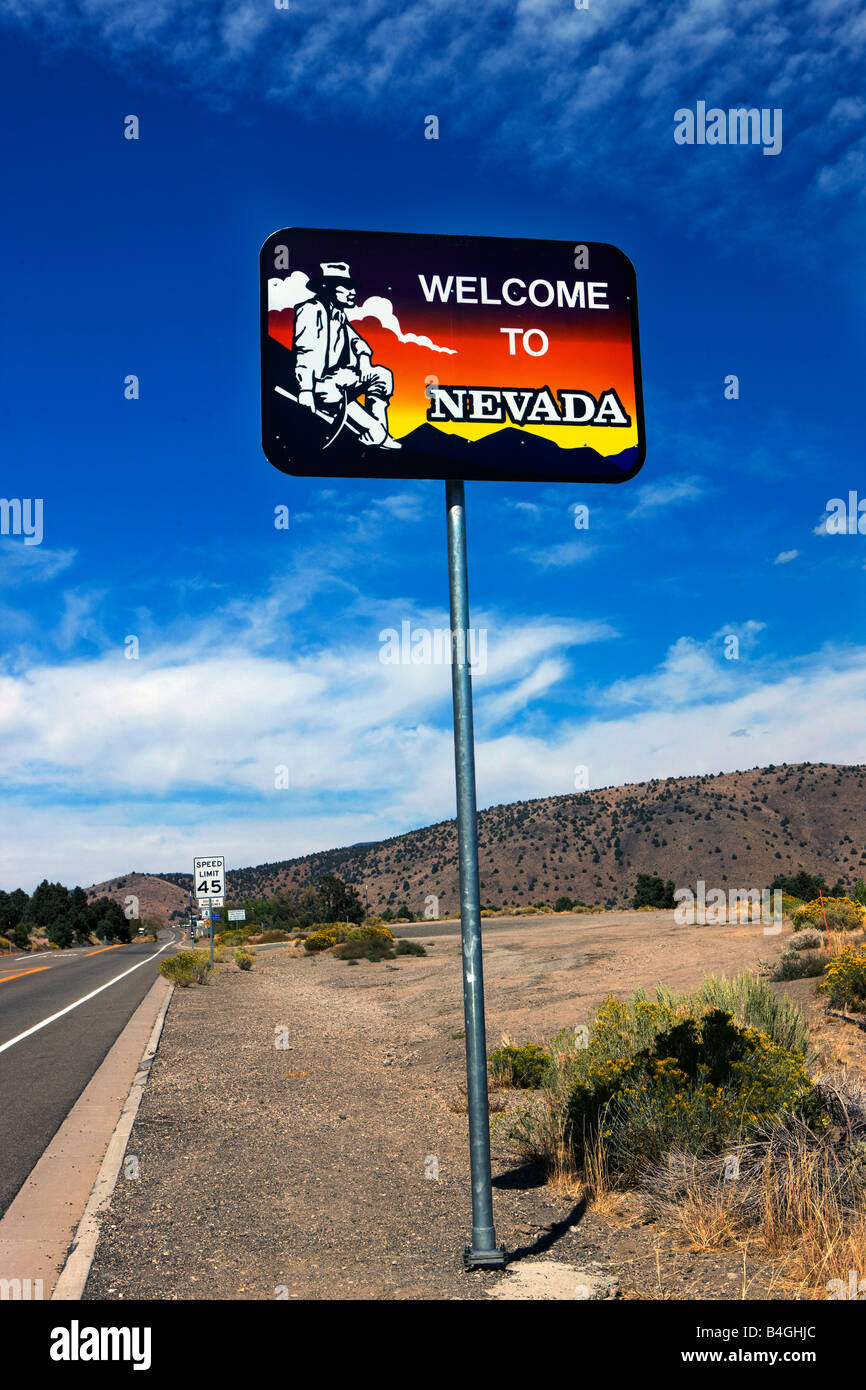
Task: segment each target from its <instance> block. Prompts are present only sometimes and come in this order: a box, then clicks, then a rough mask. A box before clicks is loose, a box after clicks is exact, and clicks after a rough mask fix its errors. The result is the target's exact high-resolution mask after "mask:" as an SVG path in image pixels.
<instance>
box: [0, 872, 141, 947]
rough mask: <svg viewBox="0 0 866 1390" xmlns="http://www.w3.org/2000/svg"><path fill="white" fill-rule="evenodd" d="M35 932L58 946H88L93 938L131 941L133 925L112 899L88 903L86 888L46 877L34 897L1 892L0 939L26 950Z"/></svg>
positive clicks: (18, 889)
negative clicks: (67, 884) (70, 887)
mask: <svg viewBox="0 0 866 1390" xmlns="http://www.w3.org/2000/svg"><path fill="white" fill-rule="evenodd" d="M33 933H37V934H39V935H44V936H47V938H48V940H49V941H53V942H54V944H55V945H56V946H60V947H67V946H78V945H86V944H87V943H88V942H89V941H90V940H91V938H92V937H94V936H96V937H99V938H102V937H107V938H108V940H109V941H131V940H132V926H131V924H130V922H129V921H128V920H127V918H126V917H125V916H124V914H123V909H122V908H121V906H120V904H119V903H116V902H115V901H114V899H113V898H97V899H96V900H95V901H94V902H88V900H87V894H86V893H85V891H84V889H83V888H72V889H69V888H66V887H64V885H63V884H62V883H49V882H48V879H47V878H44V879H43V880H42V882H41V883H40V884H39V887H38V888H36V889H34V891H33V893H32V894H28V893H25V892H24V889H23V888H16V889H15V890H14V891H13V892H11V893H6V892H3V891H2V890H0V936H5V937H6V939H7V941H10V942H11V943H12V945H13V946H17V947H18V949H19V950H20V951H26V950H27V948H28V946H29V945H30V937H31V935H32V934H33Z"/></svg>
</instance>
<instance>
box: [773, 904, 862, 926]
mask: <svg viewBox="0 0 866 1390" xmlns="http://www.w3.org/2000/svg"><path fill="white" fill-rule="evenodd" d="M825 915H826V920H827V926H828V927H829V928H830V931H860V929H861V928H862V926H863V923H864V921H866V907H864V906H863V904H862V903H858V902H855V900H854V899H853V898H825V899H824V902H823V905H822V903H821V899H820V898H814V899H813V901H812V902H810V903H803V906H802V907H798V908H797V909H796V911H795V912H794V913H793V915H792V917H791V922H792V923H793V926H794V930H795V931H799V930H800V928H801V927H818V928H819V929H821V930H823V928H824V919H825Z"/></svg>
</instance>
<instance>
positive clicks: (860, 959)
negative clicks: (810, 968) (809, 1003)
mask: <svg viewBox="0 0 866 1390" xmlns="http://www.w3.org/2000/svg"><path fill="white" fill-rule="evenodd" d="M824 974H825V979H824V980H822V982H821V984H820V985H819V986H818V988H819V989H820V990H823V991H824V993H825V994H829V996H830V1002H831V1004H835V1005H836V1007H837V1008H841V1007H843V1006H844V1007H845V1008H847V1009H851V1010H853V1011H854V1012H858V1013H859V1012H861V1011H863V1010H866V946H861V947H860V948H859V950H855V948H854V947H853V946H850V945H848V946H843V947H842V950H841V951H840V952H839V954H838V956H834V957H833V959H832V960H831V961H830V962H829V963H828V965H827V966H826V969H825V972H824Z"/></svg>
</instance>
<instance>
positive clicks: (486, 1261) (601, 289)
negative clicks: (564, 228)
mask: <svg viewBox="0 0 866 1390" xmlns="http://www.w3.org/2000/svg"><path fill="white" fill-rule="evenodd" d="M260 304H261V366H262V447H263V449H264V453H265V456H266V457H267V459H268V460H269V462H271V463H272V464H273V465H274V466H275V467H276V468H279V469H280V470H281V472H283V473H290V474H293V475H295V476H301V477H317V478H400V479H403V478H410V479H430V478H441V479H444V480H445V484H446V515H447V533H448V580H449V596H450V609H451V682H452V696H453V704H454V762H455V770H456V780H457V829H458V851H459V864H460V921H461V934H462V944H463V1007H464V1014H465V1018H466V1075H467V1083H468V1098H469V1106H468V1108H469V1156H470V1167H471V1179H472V1237H471V1242H470V1244H469V1246H468V1247H467V1248H466V1250H465V1251H464V1263H465V1264H466V1267H467V1268H470V1269H471V1268H476V1267H494V1268H495V1267H501V1266H502V1265H503V1264H504V1263H505V1259H506V1256H505V1249H504V1247H503V1246H497V1244H496V1235H495V1231H494V1225H493V1202H492V1184H491V1175H490V1127H489V1113H488V1111H489V1106H488V1099H487V1043H486V1037H485V1029H484V983H483V978H482V962H481V907H480V884H479V874H478V832H477V819H476V800H475V753H474V740H473V725H472V686H471V670H470V660H469V650H470V647H469V635H470V634H469V598H468V584H467V555H466V515H465V498H464V481H465V480H467V479H471V480H477V481H485V482H509V481H517V482H562V483H581V484H584V483H621V482H625V481H627V480H628V479H629V478H633V477H634V476H635V474H636V473H638V472H639V470H640V468H641V467H642V465H643V461H644V457H645V454H646V440H645V434H644V416H643V395H642V390H641V376H640V349H639V342H638V318H637V287H636V278H635V272H634V267H633V266H632V264H631V261H630V260H629V259H628V257H627V256H625V255H624V254H623V252H622V251H620V250H619V249H618V248H617V247H616V246H611V245H609V244H608V243H606V242H575V241H540V240H524V239H521V240H518V239H515V238H507V237H463V236H444V235H429V234H417V233H411V234H402V233H393V232H365V231H346V230H343V231H338V230H334V229H333V228H332V229H329V230H323V229H314V228H305V227H302V228H299V227H289V228H284V229H282V230H281V231H278V232H274V233H273V234H272V235H271V236H270V237H268V239H267V241H266V242H265V244H264V246H263V247H262V250H261V256H260ZM581 510H585V509H583V508H582V509H581ZM576 524H577V523H576V521H575V526H576ZM211 891H212V892H221V891H223V890H221V889H216V888H214V889H211ZM364 892H365V898H366V888H365V890H364Z"/></svg>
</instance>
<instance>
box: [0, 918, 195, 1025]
mask: <svg viewBox="0 0 866 1390" xmlns="http://www.w3.org/2000/svg"><path fill="white" fill-rule="evenodd" d="M173 945H174V942H173V941H167V942H166V943H165V945H164V946H160V948H159V950H158V951H154V953H153V955H152V956H146V957H145V959H144V960H140V961H139V962H138V963H137V964H136V965H131V966H130V967H129V969H128V970H124V971H123V974H122V975H115V977H114V979H113V980H108V981H107V983H106V984H104V985H100V986H99V989H93V990H91V991H90V993H89V994H85V995H84V996H83V998H81V999H76V1001H75V1003H74V1004H67V1005H66V1008H65V1009H60V1011H59V1012H58V1013H56V1014H52V1015H51V1017H50V1018H43V1020H42V1022H41V1023H34V1025H33V1027H32V1028H26V1029H25V1030H24V1032H23V1033H19V1034H18V1036H17V1038H10V1039H9V1041H8V1042H5V1043H3V1044H2V1045H0V1052H5V1051H6V1049H7V1047H14V1046H15V1044H16V1043H20V1042H23V1040H24V1038H29V1037H30V1035H31V1033H38V1032H39V1029H40V1028H47V1027H48V1025H49V1023H54V1022H55V1021H56V1020H57V1019H58V1018H62V1017H63V1015H64V1014H68V1013H71V1012H72V1010H73V1009H77V1008H78V1006H79V1004H86V1003H87V1001H88V999H95V998H96V996H97V994H101V993H102V991H103V990H104V989H110V988H111V986H112V985H116V984H117V982H118V980H125V979H126V977H127V975H131V974H132V972H133V970H139V969H140V968H141V966H142V965H147V964H148V962H149V961H152V960H155V959H156V957H157V956H161V955H162V953H163V951H167V950H168V948H169V946H173Z"/></svg>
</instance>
